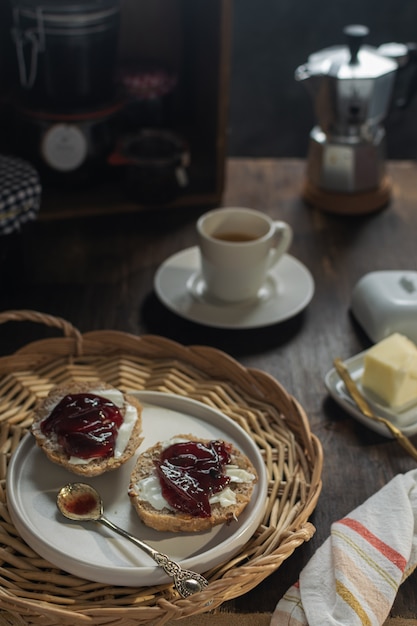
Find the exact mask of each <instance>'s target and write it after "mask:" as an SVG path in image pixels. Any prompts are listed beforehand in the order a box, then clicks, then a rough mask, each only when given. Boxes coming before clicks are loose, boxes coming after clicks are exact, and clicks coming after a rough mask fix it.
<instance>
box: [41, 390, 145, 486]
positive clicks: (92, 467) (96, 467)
mask: <svg viewBox="0 0 417 626" xmlns="http://www.w3.org/2000/svg"><path fill="white" fill-rule="evenodd" d="M106 389H107V390H114V389H115V388H114V387H112V386H111V385H108V384H107V383H104V382H102V381H91V382H89V383H74V384H72V385H69V386H57V387H54V388H53V389H52V390H51V391H50V392H49V394H48V395H47V397H46V398H45V399H44V400H42V401H41V402H40V404H39V405H38V406H37V408H36V409H35V411H34V416H33V422H32V425H31V432H32V435H33V436H34V437H35V440H36V443H37V445H38V446H39V447H40V448H41V449H42V451H43V452H44V453H45V454H46V456H47V457H48V459H49V460H50V461H52V463H56V464H57V465H62V466H63V467H65V468H66V469H67V470H69V471H70V472H72V473H74V474H78V475H81V476H98V475H100V474H103V473H104V472H108V471H111V470H115V469H117V468H118V467H120V466H121V465H123V463H126V461H127V460H129V459H130V458H131V457H132V456H133V454H134V453H135V452H136V450H137V448H138V447H139V445H140V444H141V442H142V439H143V438H142V405H141V404H140V402H138V400H137V399H136V398H135V397H133V396H131V395H129V394H125V393H123V392H120V393H122V394H123V399H124V403H125V405H126V404H127V403H128V404H130V405H133V406H134V407H135V408H136V411H137V419H136V422H135V424H134V426H133V429H132V432H131V434H130V437H129V441H128V443H127V446H126V447H125V449H124V451H123V453H122V454H121V455H120V456H119V457H117V458H116V457H113V456H112V457H109V458H96V459H91V460H90V461H88V462H86V463H81V464H74V463H70V461H69V458H68V456H67V454H66V453H65V452H64V450H63V449H62V448H61V447H60V446H59V444H58V443H57V442H56V441H54V440H53V439H52V438H50V437H46V436H45V435H44V434H43V433H42V431H41V422H42V421H43V420H44V419H45V418H46V417H47V416H48V415H50V413H51V411H52V409H53V407H54V406H56V404H58V402H59V401H60V400H61V399H62V398H64V397H65V396H67V395H69V394H77V393H91V392H94V393H96V394H97V395H100V394H99V392H100V391H105V390H106ZM118 391H120V390H118ZM120 410H121V412H122V414H124V411H125V409H124V408H122V409H120Z"/></svg>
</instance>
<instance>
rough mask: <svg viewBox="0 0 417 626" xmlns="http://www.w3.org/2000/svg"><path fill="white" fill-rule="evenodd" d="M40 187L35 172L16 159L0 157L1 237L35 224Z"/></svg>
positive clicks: (30, 166)
mask: <svg viewBox="0 0 417 626" xmlns="http://www.w3.org/2000/svg"><path fill="white" fill-rule="evenodd" d="M41 192H42V187H41V183H40V180H39V175H38V173H37V171H36V170H35V168H34V167H33V166H32V165H30V164H29V163H27V161H23V160H22V159H19V158H17V157H10V156H5V155H2V154H0V235H9V234H10V233H12V232H14V231H19V230H20V229H21V226H22V225H23V224H24V223H26V222H29V221H32V220H35V219H36V217H37V214H38V211H39V208H40V203H41Z"/></svg>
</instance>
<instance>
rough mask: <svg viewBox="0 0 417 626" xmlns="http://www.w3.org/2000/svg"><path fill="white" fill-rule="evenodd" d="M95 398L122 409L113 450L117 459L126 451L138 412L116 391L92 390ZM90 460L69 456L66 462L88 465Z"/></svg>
mask: <svg viewBox="0 0 417 626" xmlns="http://www.w3.org/2000/svg"><path fill="white" fill-rule="evenodd" d="M90 393H92V394H93V395H95V396H100V397H101V398H105V399H106V400H109V401H110V402H113V404H114V405H115V406H117V408H119V409H123V422H122V424H121V426H120V428H119V431H118V433H117V437H116V445H115V448H114V455H113V456H114V458H115V459H117V458H119V457H120V456H121V455H122V454H123V452H124V451H125V449H126V446H127V444H128V442H129V439H130V435H131V434H132V430H133V427H134V425H135V422H136V420H137V418H138V412H137V410H136V407H134V406H132V405H131V404H128V403H126V402H125V401H124V398H123V394H122V392H121V391H119V390H118V389H106V390H100V391H97V390H95V389H92V390H91V392H90ZM91 460H92V459H80V457H78V456H71V457H70V458H69V459H68V461H69V463H74V464H82V463H89V462H90V461H91Z"/></svg>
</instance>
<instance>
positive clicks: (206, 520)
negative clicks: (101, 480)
mask: <svg viewBox="0 0 417 626" xmlns="http://www.w3.org/2000/svg"><path fill="white" fill-rule="evenodd" d="M178 442H179V443H184V444H186V443H187V442H193V443H201V444H203V446H206V447H207V446H210V445H211V443H212V442H211V441H210V440H206V439H198V438H196V437H194V436H193V435H190V434H187V435H177V436H176V437H175V438H173V439H172V440H170V441H168V442H159V443H157V444H156V445H154V446H153V447H151V448H149V449H148V450H145V451H144V452H142V453H141V454H140V455H139V456H138V458H137V461H136V464H135V467H134V469H133V472H132V474H131V478H130V485H129V490H128V493H129V496H130V499H131V503H132V504H133V506H134V508H135V510H136V512H137V514H138V515H139V517H140V519H141V520H142V521H143V522H144V524H146V525H147V526H150V527H151V528H154V529H155V530H159V531H165V532H200V531H206V530H209V529H210V528H212V527H213V526H216V525H217V524H229V523H231V522H232V521H233V520H236V519H237V518H238V517H239V515H240V514H241V513H242V511H243V510H244V508H245V507H246V506H247V504H248V503H249V501H250V499H251V496H252V493H253V489H254V485H255V483H256V482H257V474H256V470H255V468H254V466H253V465H252V463H251V461H250V460H249V459H248V457H247V456H246V455H244V454H243V453H242V452H241V451H240V450H238V449H237V448H236V447H235V446H234V445H232V444H230V443H228V442H223V441H221V442H216V443H217V444H218V443H220V444H224V446H225V447H226V449H227V450H228V455H229V459H228V461H227V463H226V464H225V465H224V466H222V469H221V471H222V473H223V475H225V476H228V480H229V482H228V483H227V485H226V486H225V488H224V489H221V490H220V491H219V492H218V493H216V494H214V500H213V501H212V497H210V511H209V514H207V511H206V512H205V515H201V514H200V513H197V514H196V513H195V511H194V512H193V513H191V512H189V511H187V510H184V509H183V510H181V508H176V506H181V505H178V503H176V505H175V504H174V506H172V504H170V503H169V502H168V501H167V500H166V499H165V498H164V497H163V493H162V489H163V487H162V485H164V487H165V486H166V483H165V478H162V483H161V478H160V474H161V472H160V471H159V470H158V468H159V467H160V464H161V461H162V459H163V457H161V455H163V452H164V450H167V449H168V448H169V447H170V446H174V445H175V444H176V443H178ZM169 462H171V459H170V461H169ZM176 462H179V461H176V460H175V459H174V461H173V463H174V464H175V463H176ZM174 473H175V472H174ZM179 483H180V484H181V483H183V481H182V480H180V481H179ZM174 499H175V495H174Z"/></svg>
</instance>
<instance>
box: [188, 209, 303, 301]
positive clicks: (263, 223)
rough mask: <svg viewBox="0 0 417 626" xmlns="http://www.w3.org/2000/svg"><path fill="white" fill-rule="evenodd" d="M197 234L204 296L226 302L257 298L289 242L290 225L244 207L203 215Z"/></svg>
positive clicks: (198, 223) (290, 236) (218, 210)
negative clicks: (269, 272)
mask: <svg viewBox="0 0 417 626" xmlns="http://www.w3.org/2000/svg"><path fill="white" fill-rule="evenodd" d="M197 235H198V244H199V249H200V256H201V274H202V278H203V280H204V283H205V288H206V292H207V295H209V296H212V297H214V298H216V299H218V300H222V301H224V302H229V303H231V302H241V301H245V300H249V299H252V298H256V297H257V296H258V293H259V290H260V289H261V287H262V286H263V284H264V283H265V281H266V278H267V274H268V271H269V270H270V269H271V268H272V267H274V266H275V265H276V264H277V263H278V262H279V260H280V259H281V257H282V256H283V254H284V253H285V252H286V251H287V250H288V248H289V246H290V244H291V241H292V229H291V226H290V225H289V224H287V223H286V222H283V221H276V220H273V219H271V218H270V217H269V216H268V215H266V214H265V213H262V212H261V211H257V210H255V209H248V208H243V207H228V208H220V209H214V210H212V211H209V212H208V213H205V214H204V215H202V216H201V217H200V218H199V219H198V221H197Z"/></svg>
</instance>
